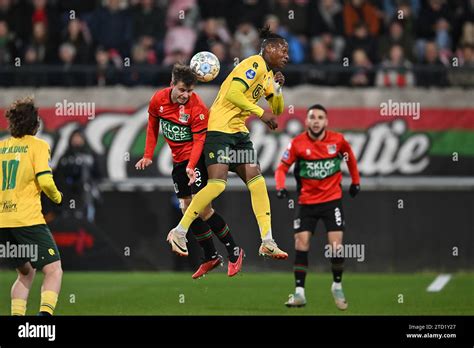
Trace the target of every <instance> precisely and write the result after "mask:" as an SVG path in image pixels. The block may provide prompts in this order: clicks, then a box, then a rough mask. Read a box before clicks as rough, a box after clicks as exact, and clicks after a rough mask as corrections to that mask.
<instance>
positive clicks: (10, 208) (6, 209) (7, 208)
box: [0, 201, 17, 213]
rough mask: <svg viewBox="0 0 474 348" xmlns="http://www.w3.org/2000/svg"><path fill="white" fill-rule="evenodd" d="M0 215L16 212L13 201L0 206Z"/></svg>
mask: <svg viewBox="0 0 474 348" xmlns="http://www.w3.org/2000/svg"><path fill="white" fill-rule="evenodd" d="M0 208H1V210H0V213H13V212H16V211H17V209H16V203H14V202H13V201H3V202H2V203H1V205H0Z"/></svg>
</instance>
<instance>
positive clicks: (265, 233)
mask: <svg viewBox="0 0 474 348" xmlns="http://www.w3.org/2000/svg"><path fill="white" fill-rule="evenodd" d="M247 187H248V189H249V191H250V196H251V198H252V208H253V213H254V214H255V217H256V218H257V223H258V227H259V228H260V236H261V237H262V239H265V237H267V239H268V237H270V238H271V230H272V222H271V215H270V214H271V213H270V199H269V198H268V192H267V185H265V179H264V178H263V176H261V175H257V176H256V177H253V178H252V179H250V180H249V181H247Z"/></svg>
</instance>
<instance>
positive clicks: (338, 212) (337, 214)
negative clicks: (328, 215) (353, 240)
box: [334, 207, 342, 226]
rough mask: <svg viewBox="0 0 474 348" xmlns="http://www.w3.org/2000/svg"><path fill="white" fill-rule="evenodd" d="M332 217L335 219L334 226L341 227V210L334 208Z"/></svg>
mask: <svg viewBox="0 0 474 348" xmlns="http://www.w3.org/2000/svg"><path fill="white" fill-rule="evenodd" d="M334 217H335V219H336V225H338V226H341V225H342V214H341V210H340V209H339V207H336V208H335V209H334Z"/></svg>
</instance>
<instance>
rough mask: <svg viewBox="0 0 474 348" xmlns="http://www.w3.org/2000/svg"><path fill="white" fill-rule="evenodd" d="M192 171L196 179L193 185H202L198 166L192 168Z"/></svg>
mask: <svg viewBox="0 0 474 348" xmlns="http://www.w3.org/2000/svg"><path fill="white" fill-rule="evenodd" d="M194 173H195V174H196V180H195V181H194V185H196V187H201V185H202V175H201V171H200V170H199V168H194Z"/></svg>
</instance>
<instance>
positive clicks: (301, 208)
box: [293, 199, 345, 233]
mask: <svg viewBox="0 0 474 348" xmlns="http://www.w3.org/2000/svg"><path fill="white" fill-rule="evenodd" d="M319 219H322V220H323V222H324V225H325V226H326V232H331V231H344V225H345V221H344V211H343V209H342V200H340V199H337V200H334V201H329V202H324V203H320V204H306V205H303V204H299V205H298V209H297V212H296V218H295V220H294V221H293V229H294V231H295V233H299V232H303V231H310V232H311V233H314V231H315V229H316V225H317V223H318V221H319Z"/></svg>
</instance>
